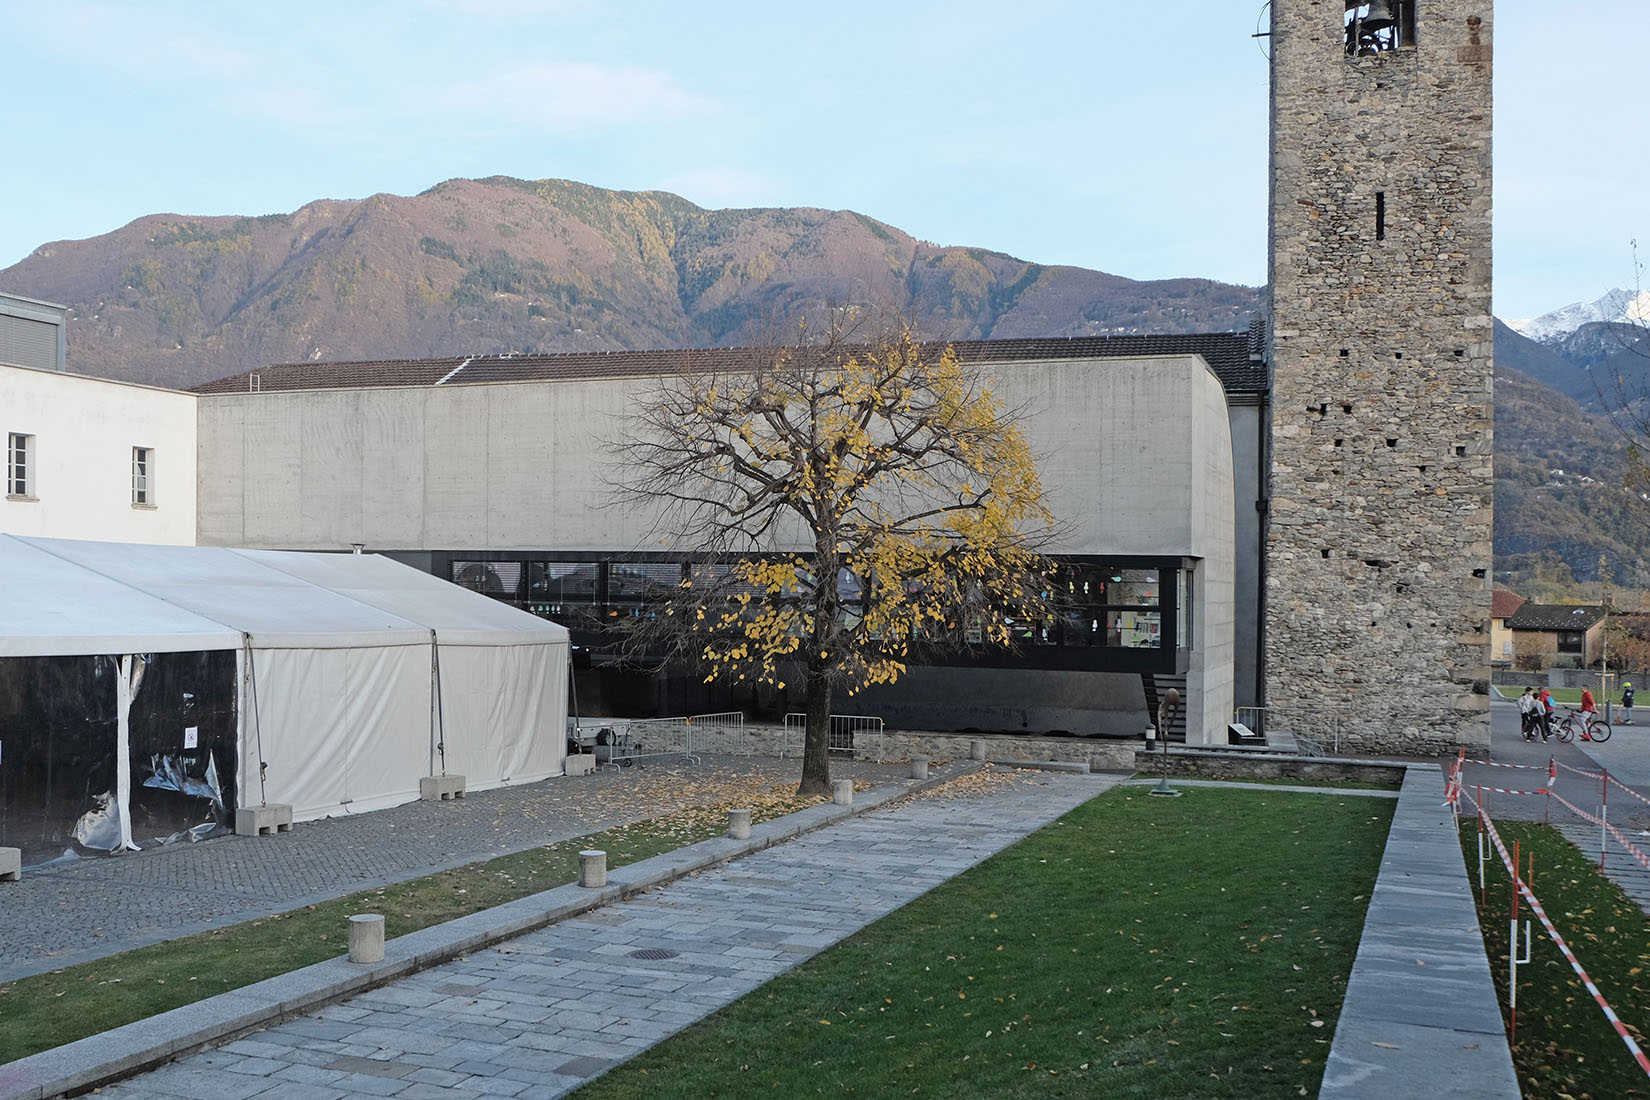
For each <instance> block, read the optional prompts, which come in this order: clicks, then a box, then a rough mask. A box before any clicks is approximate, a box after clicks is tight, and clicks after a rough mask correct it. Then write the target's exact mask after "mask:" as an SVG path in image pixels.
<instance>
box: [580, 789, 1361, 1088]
mask: <svg viewBox="0 0 1650 1100" xmlns="http://www.w3.org/2000/svg"><path fill="white" fill-rule="evenodd" d="M1393 808H1394V803H1393V802H1391V801H1389V800H1385V799H1370V798H1353V797H1344V796H1338V795H1334V794H1288V793H1282V792H1273V791H1265V790H1227V789H1217V788H1191V787H1188V788H1186V789H1185V793H1184V794H1183V795H1182V796H1181V797H1179V798H1159V797H1154V796H1152V795H1151V794H1149V793H1147V791H1146V790H1145V789H1142V788H1138V787H1136V788H1118V789H1116V790H1114V791H1112V792H1111V793H1109V794H1107V795H1105V796H1102V797H1100V798H1098V799H1095V800H1094V801H1092V802H1090V803H1088V804H1087V805H1085V806H1083V807H1081V808H1080V809H1078V810H1076V811H1074V812H1072V813H1071V814H1068V815H1067V816H1066V817H1064V818H1063V819H1061V820H1060V821H1058V822H1056V823H1054V824H1052V825H1050V826H1048V827H1047V828H1045V829H1042V830H1041V831H1039V832H1037V833H1036V834H1034V835H1033V836H1031V837H1029V838H1027V839H1026V840H1024V841H1022V842H1021V843H1019V844H1017V845H1015V846H1014V847H1012V848H1010V849H1009V850H1008V851H1006V852H1004V853H1002V854H1000V855H998V856H997V857H995V858H993V859H991V860H989V861H987V862H986V863H984V864H982V865H981V866H979V867H977V868H975V869H973V870H971V871H969V872H968V873H966V874H964V875H962V876H959V877H958V878H957V879H954V880H952V881H951V882H949V883H946V884H944V885H942V886H941V887H939V888H938V889H936V890H934V891H932V892H931V893H929V894H927V895H925V896H924V897H922V898H919V899H918V900H916V901H915V902H913V903H911V904H910V905H907V906H906V907H905V908H903V909H901V910H900V911H898V912H896V913H894V914H891V915H890V916H888V917H886V918H885V919H883V920H881V921H878V922H877V923H875V924H873V925H871V926H870V927H868V928H866V929H865V930H864V931H862V932H861V933H860V934H858V935H856V936H854V937H852V938H851V939H849V940H847V941H845V942H844V943H842V944H840V945H838V946H837V947H835V948H832V949H831V950H829V951H827V952H825V953H823V954H821V955H820V956H818V957H816V958H815V959H813V960H811V961H810V962H808V963H806V964H805V965H803V966H801V967H799V968H797V969H796V970H794V971H792V972H790V973H789V974H786V975H782V976H781V977H779V978H778V979H776V980H774V981H773V982H771V983H769V984H768V985H767V986H764V987H763V988H761V989H759V990H757V991H756V992H754V993H752V994H750V995H749V996H747V997H745V998H743V999H742V1000H740V1001H738V1002H736V1003H735V1004H732V1005H730V1006H728V1007H727V1008H726V1009H724V1010H723V1011H721V1012H719V1013H717V1014H715V1015H714V1016H712V1017H710V1018H708V1019H706V1020H704V1021H702V1022H700V1023H699V1024H697V1025H695V1026H693V1027H691V1028H689V1029H688V1030H686V1031H684V1032H683V1033H681V1034H680V1035H678V1036H676V1037H675V1038H673V1039H671V1040H668V1041H667V1042H665V1043H663V1044H661V1045H660V1046H658V1047H655V1048H654V1049H653V1050H651V1051H648V1052H647V1053H645V1054H643V1055H641V1056H640V1057H639V1058H637V1059H635V1060H634V1061H631V1062H628V1063H626V1064H625V1065H623V1066H620V1067H618V1068H617V1069H615V1070H613V1071H611V1072H610V1073H608V1074H607V1075H606V1076H604V1077H602V1078H599V1079H597V1080H596V1081H594V1082H591V1083H590V1084H589V1085H587V1086H585V1087H584V1088H583V1089H581V1090H580V1091H578V1092H577V1093H575V1094H574V1095H575V1096H577V1097H578V1098H579V1100H600V1098H615V1100H616V1098H621V1097H623V1098H628V1097H632V1096H636V1095H642V1094H645V1095H647V1096H648V1097H649V1098H650V1100H651V1098H655V1097H682V1098H694V1100H698V1098H709V1097H745V1096H758V1095H761V1096H782V1097H791V1096H802V1095H810V1096H811V1095H832V1096H835V1095H848V1094H853V1095H859V1096H867V1097H885V1096H888V1097H891V1096H916V1097H935V1098H944V1100H966V1098H972V1097H1022V1096H1023V1097H1066V1096H1104V1097H1108V1098H1112V1097H1116V1098H1131V1097H1139V1098H1142V1100H1144V1098H1153V1100H1156V1098H1162V1097H1242V1098H1249V1097H1259V1096H1290V1097H1293V1096H1315V1095H1316V1094H1317V1091H1318V1085H1319V1081H1320V1078H1321V1077H1322V1074H1323V1065H1324V1059H1325V1057H1326V1056H1327V1054H1328V1051H1329V1042H1330V1038H1331V1036H1332V1035H1333V1032H1334V1027H1335V1021H1336V1019H1337V1017H1338V1014H1339V1011H1340V1005H1341V999H1342V996H1343V993H1344V991H1345V987H1346V979H1347V975H1348V973H1349V971H1350V969H1351V965H1352V960H1353V956H1354V955H1355V953H1356V950H1357V944H1358V939H1359V936H1360V934H1361V932H1362V928H1363V918H1364V912H1365V909H1366V908H1367V905H1368V897H1369V893H1370V889H1371V887H1372V885H1373V883H1374V880H1375V875H1376V871H1377V869H1378V866H1379V860H1380V855H1381V852H1382V849H1383V847H1384V844H1385V841H1386V834H1387V828H1388V825H1389V824H1390V822H1391V816H1392V812H1393Z"/></svg>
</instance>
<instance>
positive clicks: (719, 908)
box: [100, 773, 1117, 1100]
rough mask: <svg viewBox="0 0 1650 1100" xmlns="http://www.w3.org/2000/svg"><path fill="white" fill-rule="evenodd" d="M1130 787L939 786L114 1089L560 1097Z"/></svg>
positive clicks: (210, 1099)
mask: <svg viewBox="0 0 1650 1100" xmlns="http://www.w3.org/2000/svg"><path fill="white" fill-rule="evenodd" d="M1116 782H1117V777H1110V776H1098V775H1096V776H1080V775H1064V774H1052V773H1006V774H1003V775H1002V778H1001V779H999V780H996V781H994V782H993V783H991V784H990V785H989V787H974V788H972V789H971V790H970V791H969V792H968V793H947V789H946V788H944V787H941V788H939V789H938V790H936V791H934V792H930V793H928V794H927V795H923V796H918V797H916V798H913V799H909V800H905V801H902V802H898V803H895V804H893V805H892V806H890V807H887V808H884V809H880V810H875V811H872V812H869V813H865V814H862V815H859V816H856V817H853V818H850V819H847V820H845V821H843V822H840V823H838V824H835V825H832V826H830V827H828V828H824V829H820V830H818V831H816V832H812V833H808V834H806V835H804V836H802V837H800V838H798V839H796V840H792V841H790V842H788V843H785V844H781V845H778V846H776V847H773V848H769V849H767V850H765V851H762V852H758V853H755V854H752V855H749V856H745V857H742V858H740V859H738V860H735V861H733V862H731V863H728V864H725V865H722V866H720V867H718V868H716V869H714V870H711V871H707V872H703V873H701V874H699V875H697V876H692V877H689V878H684V879H681V880H678V881H677V882H675V883H672V884H671V885H669V886H667V887H664V888H662V889H659V890H656V891H653V892H651V893H647V894H642V895H639V896H637V897H635V898H633V899H631V900H629V901H626V902H621V903H618V904H614V905H610V906H606V907H604V908H601V909H598V910H595V911H593V912H591V913H589V914H586V915H585V916H583V917H580V918H575V919H571V920H568V921H564V922H562V923H560V924H557V925H553V926H551V927H549V928H547V929H544V930H542V931H540V932H535V933H531V934H528V935H526V936H522V937H520V938H519V939H515V940H512V941H509V942H508V943H505V944H502V945H500V946H499V947H496V948H493V949H490V950H487V951H484V952H481V953H479V954H476V955H474V956H471V957H469V958H465V959H460V960H458V961H455V962H452V963H448V964H446V965H444V966H440V967H437V968H434V969H431V970H426V971H423V972H421V973H419V974H417V975H415V976H413V977H411V978H408V979H405V980H403V981H400V982H396V983H394V984H392V985H389V986H385V987H383V988H381V989H378V990H375V991H373V992H371V993H367V994H364V995H362V996H359V997H356V998H354V999H352V1000H349V1001H346V1002H343V1003H340V1004H336V1005H332V1006H330V1007H328V1008H325V1009H322V1010H320V1011H318V1012H316V1013H313V1014H311V1015H307V1016H303V1017H300V1018H298V1019H295V1020H291V1021H289V1022H287V1023H285V1024H281V1025H279V1026H277V1027H273V1028H269V1029H266V1030H262V1031H257V1032H254V1033H252V1034H250V1035H247V1036H244V1037H242V1038H240V1039H238V1040H235V1041H232V1042H230V1043H227V1044H225V1045H224V1046H222V1047H220V1048H217V1049H215V1050H210V1051H204V1052H202V1053H199V1054H196V1055H193V1056H191V1057H188V1058H184V1059H182V1060H180V1061H177V1062H174V1063H170V1064H168V1065H166V1066H162V1067H161V1068H159V1069H157V1070H154V1071H153V1072H150V1073H147V1074H144V1075H142V1076H139V1077H135V1078H132V1079H131V1080H129V1081H124V1082H121V1083H119V1084H116V1085H112V1086H106V1087H104V1088H103V1089H102V1091H101V1093H100V1095H101V1096H105V1097H113V1098H115V1100H156V1098H160V1097H168V1098H172V1097H198V1098H200V1100H246V1098H250V1097H265V1098H271V1100H274V1098H280V1100H288V1098H291V1100H342V1098H346V1097H366V1096H374V1097H378V1096H395V1097H401V1098H403V1100H414V1098H422V1097H431V1098H443V1100H464V1098H470V1097H484V1096H507V1097H518V1098H520V1100H545V1098H548V1097H555V1096H560V1095H562V1094H563V1093H564V1092H566V1091H568V1090H569V1089H572V1088H574V1087H577V1086H578V1085H579V1084H581V1083H582V1082H583V1081H585V1080H586V1079H588V1078H589V1077H591V1076H593V1075H595V1074H597V1073H600V1072H602V1071H603V1070H606V1069H608V1068H610V1067H611V1066H613V1065H614V1064H615V1063H617V1062H619V1061H621V1060H623V1059H625V1058H628V1057H631V1056H632V1055H634V1054H636V1053H638V1052H640V1051H642V1050H644V1049H646V1048H647V1047H649V1046H651V1045H653V1044H654V1043H656V1042H658V1041H659V1040H660V1039H662V1038H664V1037H665V1036H667V1035H670V1034H672V1033H673V1032H675V1031H678V1030H680V1029H681V1028H683V1027H685V1026H686V1025H688V1024H690V1023H692V1022H693V1021H695V1020H697V1019H700V1018H701V1017H703V1016H706V1015H708V1014H709V1013H711V1012H713V1011H714V1010H716V1009H717V1008H719V1007H721V1006H722V1005H724V1004H727V1003H729V1002H730V1001H733V1000H735V999H737V998H738V997H740V996H742V995H744V994H745V993H748V992H750V991H751V990H753V989H755V988H756V987H757V986H759V985H761V984H762V983H763V982H765V981H767V980H768V979H769V978H772V977H773V976H774V975H776V974H779V973H781V972H783V971H785V970H788V969H790V968H791V967H793V966H795V965H796V964H797V963H799V962H801V961H803V960H804V959H807V958H808V957H810V956H812V955H814V954H816V953H817V952H819V951H821V950H822V949H824V948H825V947H827V946H829V945H831V944H833V943H836V942H837V941H839V940H841V939H843V938H844V937H846V936H848V935H851V934H852V933H853V932H855V931H857V930H858V929H860V928H861V927H863V926H864V925H866V924H868V923H870V922H871V921H873V920H875V919H877V918H878V917H881V916H883V915H884V914H886V913H889V912H891V911H893V910H894V909H896V908H898V907H899V906H901V905H904V904H905V903H906V902H908V901H910V900H912V899H913V898H916V897H918V896H919V895H921V894H923V893H925V892H926V891H928V890H930V889H932V888H933V887H934V886H937V885H938V884H939V883H941V882H943V881H945V880H946V879H948V878H950V877H952V876H954V875H956V874H958V873H960V872H961V871H963V870H965V869H967V868H969V867H971V866H973V865H974V864H976V863H978V862H980V861H981V860H983V859H985V858H986V857H988V856H990V855H992V854H994V853H995V852H997V851H1000V850H1001V849H1003V848H1005V847H1007V846H1008V845H1009V844H1011V843H1013V842H1014V841H1015V840H1017V839H1019V838H1020V837H1022V836H1024V835H1025V834H1027V833H1029V832H1031V831H1033V830H1034V829H1036V828H1038V827H1040V826H1042V825H1044V824H1046V823H1047V822H1049V821H1052V820H1053V819H1055V818H1056V817H1058V816H1059V815H1061V814H1063V813H1065V812H1067V811H1068V810H1070V809H1072V808H1073V807H1075V806H1077V805H1080V804H1081V803H1083V802H1085V801H1087V800H1088V799H1089V798H1092V797H1093V796H1094V795H1096V794H1099V793H1100V792H1101V791H1103V790H1105V789H1107V788H1109V787H1110V786H1112V785H1113V784H1114V783H1116ZM661 956H662V957H661Z"/></svg>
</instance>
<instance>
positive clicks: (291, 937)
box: [0, 785, 821, 1064]
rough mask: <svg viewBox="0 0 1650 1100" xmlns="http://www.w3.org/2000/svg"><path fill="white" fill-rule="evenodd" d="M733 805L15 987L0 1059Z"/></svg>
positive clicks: (796, 805) (689, 835)
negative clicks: (367, 917) (353, 925)
mask: <svg viewBox="0 0 1650 1100" xmlns="http://www.w3.org/2000/svg"><path fill="white" fill-rule="evenodd" d="M820 801H821V799H818V798H806V799H804V798H799V797H797V795H796V793H795V788H794V787H793V786H789V785H785V786H782V787H776V788H774V789H773V790H772V791H771V792H770V793H769V794H768V795H766V796H763V795H755V796H748V797H747V796H741V798H740V799H739V802H738V805H739V806H741V807H745V806H748V807H750V809H751V818H752V820H753V821H765V820H769V819H771V818H775V817H780V816H782V815H784V814H788V813H792V812H794V811H796V810H800V809H803V808H805V807H807V806H811V805H815V804H817V803H818V802H820ZM727 810H728V806H727V805H718V806H702V807H695V808H691V809H686V810H681V811H678V812H676V813H673V814H669V815H667V816H664V817H659V818H654V819H651V820H647V821H642V822H637V823H634V824H631V825H625V826H620V827H617V828H613V829H608V830H605V831H603V832H599V833H592V834H590V835H588V836H582V837H576V838H573V839H571V840H565V841H561V842H558V843H555V844H550V845H546V846H543V847H539V848H532V849H529V850H527V851H524V852H518V853H515V854H513V855H507V856H501V857H499V858H497V859H492V860H487V861H485V862H481V863H472V864H469V865H466V866H464V867H457V868H454V869H452V870H449V871H442V872H440V873H438V874H434V875H428V876H425V877H423V878H418V879H411V880H409V881H407V882H401V883H396V884H393V885H390V886H385V887H382V888H380V889H373V890H365V891H358V892H355V893H351V894H348V895H346V896H344V897H340V898H338V899H336V900H334V901H329V902H324V903H320V904H316V905H308V906H305V907H304V908H302V909H295V910H293V911H291V912H287V913H280V914H277V915H275V916H272V917H265V918H262V919H259V920H252V921H246V922H243V923H241V924H235V925H230V926H227V927H224V928H218V929H214V930H212V931H210V932H202V933H199V934H197V935H193V936H187V937H183V938H181V939H176V940H169V941H167V942H165V943H159V944H154V945H152V946H148V947H141V948H137V949H135V950H132V951H127V952H123V953H121V954H118V955H111V956H109V957H108V958H104V959H98V960H96V961H94V962H89V963H82V964H80V965H78V966H71V967H65V968H64V969H62V970H55V971H51V972H49V973H45V974H36V975H32V976H30V977H27V978H20V979H18V980H17V981H14V982H7V983H5V984H3V985H0V1020H3V1021H4V1025H5V1026H4V1027H0V1064H4V1063H6V1062H10V1061H14V1060H16V1059H18V1058H24V1057H27V1056H28V1055H30V1054H36V1053H39V1052H40V1051H43V1050H49V1049H51V1048H52V1047H56V1046H61V1045H62V1044H64V1043H71V1042H73V1041H75V1040H76V1039H82V1038H85V1037H86V1036H88V1035H95V1034H97V1033H98V1032H102V1031H108V1030H110V1029H111V1028H116V1027H120V1026H122V1025H124V1024H129V1023H132V1022H134V1021H136V1020H142V1019H146V1018H148V1017H150V1016H154V1015H156V1014H158V1013H161V1012H166V1011H169V1010H171V1009H174V1008H179V1007H181V1006H183V1005H187V1004H192V1003H194V1002H195V1001H199V1000H204V999H205V998H207V997H211V996H215V995H217V994H219V993H224V992H227V991H228V990H231V989H239V988H240V987H242V986H246V985H251V984H252V983H254V982H260V981H263V980H264V979H265V978H272V977H275V976H276V975H278V974H285V973H288V972H289V971H293V970H298V969H300V968H302V967H305V966H309V965H311V964H312V963H317V962H322V961H325V960H326V959H330V958H336V957H337V956H339V955H343V954H346V953H347V952H348V950H349V944H348V935H347V932H346V931H345V930H346V929H347V927H348V926H347V923H346V919H347V918H348V917H349V916H350V915H352V914H355V913H382V914H384V927H385V935H386V936H391V937H393V936H401V935H406V934H407V933H409V932H416V931H418V930H419V929H421V928H428V927H430V926H431V925H435V924H440V923H442V922H443V921H449V920H453V919H455V918H457V917H462V916H466V915H468V914H470V913H475V912H479V911H480V910H483V909H489V908H492V907H493V906H495V905H502V904H504V903H505V902H509V901H515V900H516V899H518V898H523V897H527V896H528V895H530V894H536V893H538V892H540V891H542V890H549V889H553V888H555V887H557V886H564V885H566V884H567V883H569V882H573V881H576V880H577V878H578V867H579V856H578V853H579V851H580V850H581V849H585V848H600V849H603V850H605V851H606V852H607V862H608V866H609V867H621V866H624V865H625V864H627V863H635V862H637V861H639V860H643V859H647V858H648V857H650V856H655V855H659V854H660V853H662V852H669V851H674V850H675V849H677V848H682V847H685V846H687V845H689V844H695V843H698V842H699V841H701V840H708V839H710V838H711V837H715V836H721V835H724V834H725V832H726V830H727ZM208 843H211V842H208Z"/></svg>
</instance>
